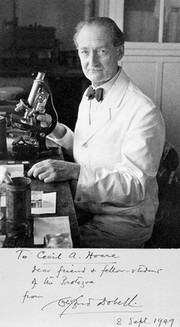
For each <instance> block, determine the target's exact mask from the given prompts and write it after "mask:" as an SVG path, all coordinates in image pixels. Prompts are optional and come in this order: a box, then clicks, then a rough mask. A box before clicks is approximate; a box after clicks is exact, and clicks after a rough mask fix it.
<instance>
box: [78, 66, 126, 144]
mask: <svg viewBox="0 0 180 327" xmlns="http://www.w3.org/2000/svg"><path fill="white" fill-rule="evenodd" d="M128 84H129V78H128V77H127V76H126V74H125V73H124V72H123V71H121V73H120V75H119V77H118V78H117V80H116V82H115V83H114V85H113V86H112V88H111V90H110V91H109V93H108V95H107V96H106V97H105V99H104V100H103V102H102V103H101V105H100V107H99V109H98V113H97V116H96V120H95V122H94V123H93V124H92V125H89V110H88V113H87V110H86V114H85V110H84V115H83V116H84V117H83V125H84V128H83V129H84V133H83V134H84V138H83V143H86V142H87V141H88V140H89V139H90V138H92V137H93V136H94V135H95V134H96V133H97V132H98V131H99V130H100V129H101V128H102V127H103V126H104V125H105V124H106V123H107V122H108V121H109V120H111V118H112V116H113V111H114V110H116V111H117V110H119V107H120V103H121V101H122V99H123V97H124V94H125V92H126V89H127V86H128ZM84 101H86V103H85V107H86V108H87V107H88V106H90V102H89V100H87V99H85V100H84ZM87 102H88V104H87Z"/></svg>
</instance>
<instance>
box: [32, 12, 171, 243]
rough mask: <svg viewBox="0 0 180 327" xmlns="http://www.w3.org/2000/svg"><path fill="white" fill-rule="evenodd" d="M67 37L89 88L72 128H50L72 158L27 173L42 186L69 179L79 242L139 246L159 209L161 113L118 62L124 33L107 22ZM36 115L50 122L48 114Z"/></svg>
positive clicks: (82, 27)
mask: <svg viewBox="0 0 180 327" xmlns="http://www.w3.org/2000/svg"><path fill="white" fill-rule="evenodd" d="M74 41H75V44H76V47H77V50H78V55H79V58H80V61H81V66H82V70H83V72H84V74H85V76H86V77H87V78H88V79H89V80H90V81H91V83H92V85H91V86H90V88H88V90H86V91H85V93H84V95H83V97H82V101H81V103H80V106H79V112H78V118H77V123H76V126H75V131H74V133H73V132H72V131H71V130H70V129H69V128H68V127H67V126H65V125H63V124H60V123H57V126H56V128H55V129H54V131H53V138H54V140H55V141H56V142H57V143H58V144H60V145H61V146H62V147H63V148H64V150H65V151H66V152H67V153H68V154H69V155H71V156H72V157H73V162H67V161H58V160H51V159H50V160H45V161H42V162H40V163H37V164H35V165H34V166H33V167H32V168H31V169H30V170H29V172H28V175H29V176H34V177H35V178H39V179H41V180H44V182H45V183H49V182H54V181H62V180H71V181H73V182H74V184H75V185H76V188H75V195H74V203H75V206H76V209H77V212H78V213H80V214H81V217H83V220H82V222H81V225H80V232H81V237H82V246H83V247H95V248H99V247H101V248H102V247H105V248H139V247H143V245H144V243H145V242H146V241H147V240H148V239H149V238H150V236H151V233H152V229H153V224H154V219H155V214H156V211H157V207H158V186H157V182H156V174H157V170H158V167H159V162H160V158H161V155H162V152H163V147H164V141H165V127H164V121H163V119H162V116H161V112H160V110H159V108H157V107H156V105H155V104H154V103H153V102H152V100H151V99H149V98H148V97H147V96H146V95H144V94H143V93H142V92H141V91H140V90H139V88H138V87H137V86H136V85H135V84H134V83H133V82H132V81H131V80H130V79H129V78H128V77H127V75H126V74H125V72H124V71H123V70H122V68H121V67H120V66H118V62H119V61H120V60H121V58H122V57H123V55H124V38H123V33H122V32H121V30H120V29H119V28H118V27H117V25H116V24H115V23H114V21H113V20H111V19H110V18H105V17H99V18H98V17H97V18H91V19H89V20H87V21H83V22H81V23H80V24H78V26H77V29H76V33H75V36H74ZM39 120H41V121H42V122H43V123H44V120H45V122H46V123H48V122H50V118H49V117H48V116H46V117H43V116H39Z"/></svg>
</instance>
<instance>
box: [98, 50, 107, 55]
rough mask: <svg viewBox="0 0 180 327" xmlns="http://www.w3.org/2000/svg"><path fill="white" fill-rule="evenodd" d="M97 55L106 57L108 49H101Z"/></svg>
mask: <svg viewBox="0 0 180 327" xmlns="http://www.w3.org/2000/svg"><path fill="white" fill-rule="evenodd" d="M97 53H98V54H99V55H105V54H107V50H106V49H100V50H98V51H97Z"/></svg>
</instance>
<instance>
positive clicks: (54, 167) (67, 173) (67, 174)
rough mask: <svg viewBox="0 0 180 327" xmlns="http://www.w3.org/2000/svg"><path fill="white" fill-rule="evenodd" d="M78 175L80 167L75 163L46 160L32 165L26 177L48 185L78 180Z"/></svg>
mask: <svg viewBox="0 0 180 327" xmlns="http://www.w3.org/2000/svg"><path fill="white" fill-rule="evenodd" d="M79 173H80V165H78V164H76V163H73V162H68V161H62V160H53V159H47V160H43V161H40V162H38V163H36V164H35V165H33V166H32V167H31V169H30V170H29V171H28V174H27V175H28V176H29V177H31V176H33V177H35V178H39V179H40V180H43V181H44V182H45V183H50V182H58V181H66V180H72V179H75V180H78V177H79Z"/></svg>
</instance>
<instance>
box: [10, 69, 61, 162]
mask: <svg viewBox="0 0 180 327" xmlns="http://www.w3.org/2000/svg"><path fill="white" fill-rule="evenodd" d="M44 79H45V73H42V72H38V74H37V77H36V78H35V80H34V82H33V85H32V88H31V91H30V93H29V96H28V99H27V100H24V99H20V101H19V103H18V104H17V105H16V107H15V112H17V113H18V114H12V115H11V122H12V124H13V125H15V127H17V128H18V129H20V130H23V131H26V132H27V133H26V134H28V135H26V136H25V135H24V136H19V137H18V138H16V139H15V140H14V141H13V142H12V154H13V157H14V158H15V159H16V160H30V159H38V158H43V157H49V156H54V155H57V154H58V147H47V146H46V135H48V134H50V133H51V132H52V131H53V129H54V128H55V126H56V123H57V120H58V116H57V112H56V110H55V107H54V104H53V98H52V93H51V91H50V88H49V87H48V86H47V84H46V83H45V80H44ZM48 99H50V106H49V108H48V109H49V110H46V105H47V102H48ZM46 112H47V113H48V114H49V115H50V116H51V118H52V122H51V125H50V126H48V127H42V126H41V123H40V122H39V121H38V120H37V116H38V115H44V114H45V113H46Z"/></svg>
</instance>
